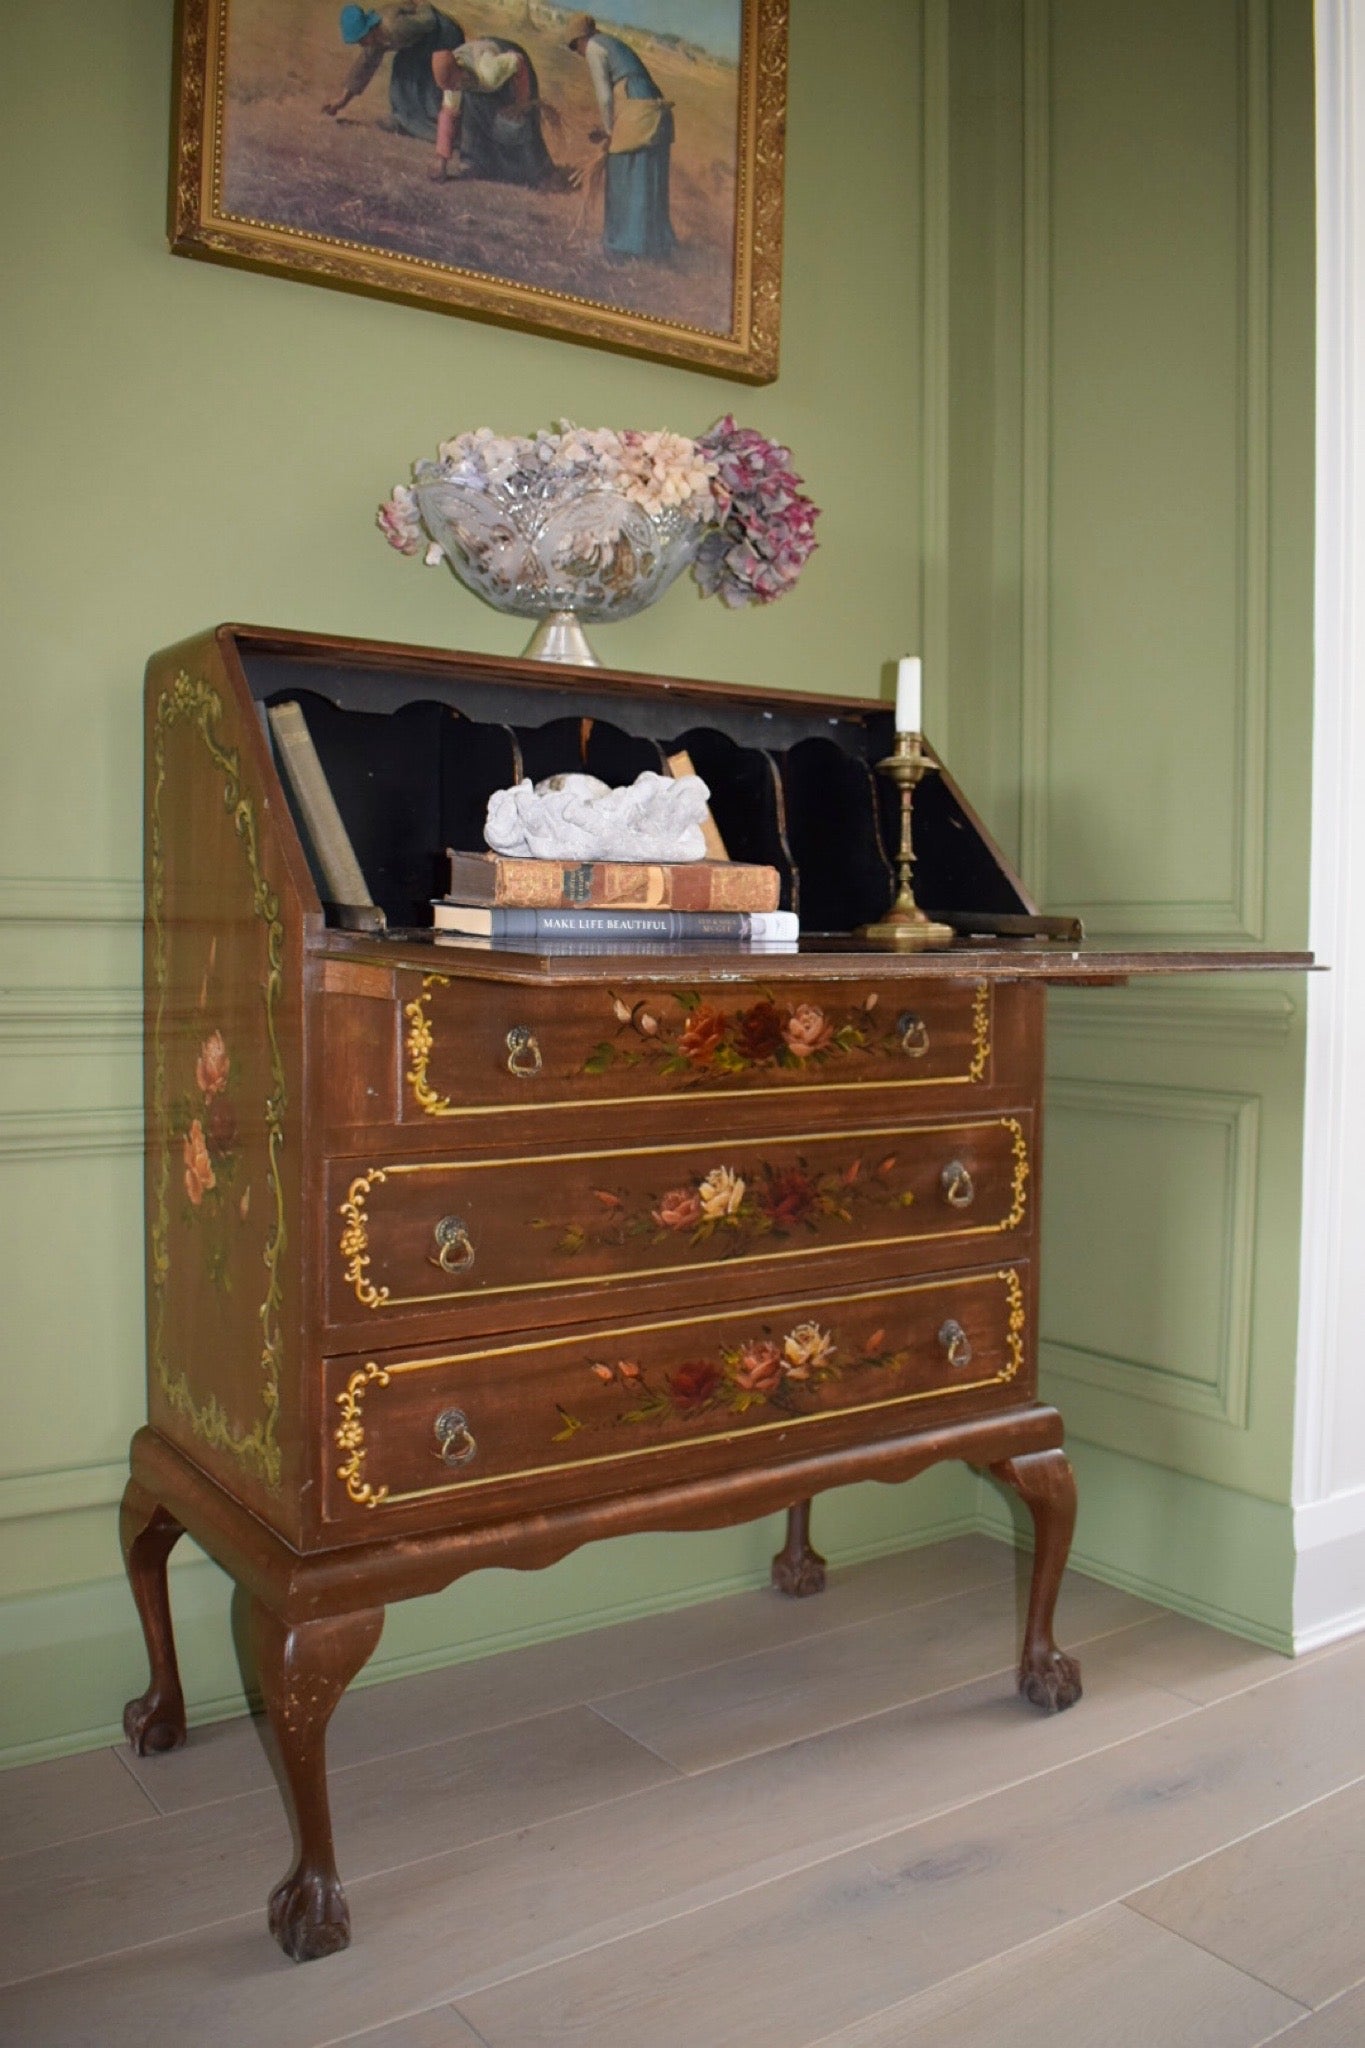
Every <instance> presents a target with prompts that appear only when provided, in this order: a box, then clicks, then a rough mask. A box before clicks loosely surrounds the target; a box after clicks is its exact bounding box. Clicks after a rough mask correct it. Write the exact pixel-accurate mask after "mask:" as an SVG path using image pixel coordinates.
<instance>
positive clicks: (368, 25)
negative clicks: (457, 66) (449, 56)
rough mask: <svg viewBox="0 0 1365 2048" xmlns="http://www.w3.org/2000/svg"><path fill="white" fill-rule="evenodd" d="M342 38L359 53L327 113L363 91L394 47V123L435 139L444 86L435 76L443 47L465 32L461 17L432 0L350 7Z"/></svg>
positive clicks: (454, 45) (456, 44)
mask: <svg viewBox="0 0 1365 2048" xmlns="http://www.w3.org/2000/svg"><path fill="white" fill-rule="evenodd" d="M341 40H342V42H343V43H351V44H354V45H355V46H356V58H355V62H354V64H352V66H351V68H350V70H349V72H348V73H347V74H346V83H345V84H344V85H343V87H342V89H341V93H340V95H339V97H338V98H336V99H334V100H328V101H327V102H326V104H325V105H324V107H323V109H322V111H323V113H324V114H339V113H340V112H341V110H342V108H343V107H345V106H349V104H350V102H351V101H352V100H353V99H357V98H358V97H359V95H360V94H361V93H362V92H364V90H365V88H366V86H367V85H368V84H369V82H370V80H371V79H372V78H373V77H374V75H375V73H376V71H378V69H379V67H380V65H381V64H382V63H383V61H384V58H385V56H386V54H387V53H388V52H389V51H392V52H393V67H392V70H391V72H390V74H389V111H390V113H391V114H392V116H393V120H394V125H395V126H396V127H398V128H400V129H401V130H402V132H403V133H404V134H405V135H415V136H416V137H417V140H418V141H419V142H434V141H435V140H436V123H437V121H438V119H439V118H440V112H441V88H440V86H439V85H438V84H437V83H436V80H435V79H434V78H433V76H432V71H431V60H432V58H433V57H434V56H435V54H436V52H437V51H438V50H458V49H459V48H461V46H462V45H463V43H464V40H465V33H464V30H463V29H462V28H461V26H460V24H459V22H458V21H455V20H454V19H453V18H452V17H451V16H450V15H449V14H442V12H441V10H440V8H439V7H432V6H429V5H428V4H427V0H394V4H393V5H392V6H388V7H357V6H348V7H343V8H342V10H341Z"/></svg>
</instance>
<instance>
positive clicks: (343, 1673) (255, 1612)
mask: <svg viewBox="0 0 1365 2048" xmlns="http://www.w3.org/2000/svg"><path fill="white" fill-rule="evenodd" d="M248 1615H249V1628H250V1634H251V1649H252V1655H253V1657H254V1659H255V1664H256V1672H257V1676H258V1678H259V1681H260V1687H261V1694H262V1697H263V1699H264V1701H265V1709H266V1713H267V1714H268V1716H269V1718H270V1726H271V1729H272V1731H273V1733H274V1737H275V1742H276V1745H277V1747H278V1752H279V1762H280V1767H281V1777H282V1784H281V1790H282V1792H283V1794H284V1803H285V1809H286V1811H287V1813H288V1815H289V1820H290V1825H291V1826H292V1828H293V1830H294V1840H295V1844H296V1846H297V1850H298V1854H297V1856H296V1857H295V1860H294V1867H293V1869H292V1870H291V1871H290V1873H289V1875H288V1876H287V1877H286V1878H284V1879H282V1880H281V1882H280V1883H279V1884H277V1885H276V1887H275V1889H274V1891H273V1892H272V1893H271V1894H270V1906H269V1916H270V1932H271V1933H272V1934H273V1935H274V1937H275V1939H276V1941H277V1942H278V1943H279V1945H280V1947H281V1948H282V1949H283V1950H284V1952H285V1954H286V1955H287V1956H292V1957H293V1959H294V1961H295V1962H296V1963H307V1962H311V1961H313V1959H314V1958H315V1957H317V1956H328V1955H331V1954H333V1952H334V1951H335V1950H337V1949H340V1948H345V1947H346V1946H347V1944H348V1942H349V1941H350V1939H351V1915H350V1912H349V1909H348V1908H347V1905H346V1894H345V1892H344V1891H343V1890H342V1886H341V1879H340V1878H339V1877H338V1876H337V1867H336V1858H335V1855H334V1853H333V1849H332V1813H331V1808H330V1806H329V1804H328V1800H327V1752H326V1737H327V1723H328V1722H329V1721H330V1719H331V1718H332V1710H333V1708H334V1707H335V1706H336V1703H337V1701H338V1700H339V1699H340V1698H341V1695H342V1694H343V1693H344V1692H345V1690H346V1688H347V1686H348V1685H349V1684H350V1682H351V1680H352V1679H353V1678H354V1677H355V1675H356V1673H357V1671H359V1669H360V1668H361V1666H362V1664H364V1662H365V1660H366V1658H367V1657H368V1656H369V1655H370V1652H371V1651H372V1650H373V1648H374V1646H375V1644H376V1643H377V1642H378V1641H379V1631H380V1629H381V1628H382V1627H383V1626H384V1610H383V1608H382V1607H371V1608H366V1609H364V1610H363V1611H361V1612H360V1613H358V1614H342V1615H336V1616H333V1617H329V1618H327V1619H325V1620H321V1621H305V1622H299V1623H298V1624H297V1625H296V1626H294V1627H292V1628H291V1627H290V1626H289V1624H288V1623H287V1622H283V1621H281V1620H280V1618H279V1616H278V1615H276V1614H273V1613H272V1612H271V1610H270V1609H269V1608H268V1607H265V1606H263V1605H262V1604H261V1602H260V1601H259V1600H254V1599H253V1600H252V1601H251V1603H250V1607H249V1610H248Z"/></svg>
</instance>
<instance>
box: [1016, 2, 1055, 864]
mask: <svg viewBox="0 0 1365 2048" xmlns="http://www.w3.org/2000/svg"><path fill="white" fill-rule="evenodd" d="M1022 65H1023V81H1022V82H1023V94H1022V97H1023V124H1024V125H1023V166H1022V187H1023V191H1022V215H1023V223H1022V239H1023V263H1022V272H1021V283H1020V289H1021V292H1022V296H1023V304H1022V308H1021V334H1020V339H1021V355H1022V371H1021V382H1022V392H1021V414H1022V417H1021V421H1020V458H1019V459H1020V470H1021V477H1020V535H1019V550H1020V563H1019V568H1020V581H1021V589H1020V637H1021V646H1020V678H1019V767H1020V782H1021V787H1020V796H1019V802H1020V814H1019V842H1020V859H1021V862H1022V865H1023V871H1024V874H1025V875H1026V876H1027V878H1028V880H1029V883H1030V884H1031V886H1032V888H1033V890H1034V892H1035V894H1036V895H1037V896H1038V898H1039V900H1040V901H1042V900H1045V899H1046V893H1047V867H1048V799H1049V793H1050V787H1051V776H1050V771H1049V760H1048V727H1049V716H1050V702H1049V699H1050V690H1049V677H1050V674H1051V665H1052V662H1051V644H1050V642H1051V609H1052V605H1051V596H1052V9H1051V5H1050V0H1024V35H1023V51H1022Z"/></svg>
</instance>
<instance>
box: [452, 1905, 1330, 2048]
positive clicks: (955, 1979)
mask: <svg viewBox="0 0 1365 2048" xmlns="http://www.w3.org/2000/svg"><path fill="white" fill-rule="evenodd" d="M1113 1911H1114V1907H1113V1905H1112V1904H1105V1905H1101V1906H1092V1907H1089V1908H1087V1909H1086V1911H1085V1912H1083V1913H1078V1914H1076V1915H1074V1916H1073V1917H1072V1918H1071V1919H1069V1920H1068V1921H1067V1922H1066V1923H1065V1928H1064V1930H1059V1929H1057V1928H1049V1929H1047V1930H1045V1931H1044V1932H1042V1933H1039V1934H1034V1935H1030V1936H1029V1938H1028V1939H1027V1940H1026V1941H1019V1942H1013V1943H1011V1944H1010V1945H1009V1946H1007V1947H1005V1948H1002V1949H999V1950H998V1951H997V1952H996V1953H995V1954H994V1955H992V1956H988V1957H986V1958H985V1959H984V1960H983V1961H981V1962H977V1963H969V1964H968V1965H967V1967H966V1968H965V1969H962V1970H954V1971H952V1972H950V1974H949V1975H948V1976H946V1977H941V1978H939V1979H937V1980H936V1982H935V1983H934V1984H933V1985H931V1986H929V1987H927V1988H929V1989H931V1990H933V1991H934V1992H937V1993H944V1992H948V1991H951V1990H953V1989H954V1987H957V1986H966V1985H969V1984H970V1983H971V1981H972V1980H973V1979H974V1978H975V1979H978V1980H980V1979H982V1978H984V1977H985V1976H986V1975H987V1974H988V1973H990V1972H991V1971H993V1970H996V1969H998V1968H1000V1967H1001V1966H1008V1965H1010V1964H1013V1963H1019V1962H1022V1961H1024V1960H1025V1959H1027V1958H1028V1957H1030V1956H1032V1955H1034V1954H1036V1953H1038V1952H1039V1951H1043V1950H1046V1949H1047V1948H1048V1947H1049V1945H1051V1944H1055V1942H1056V1940H1057V1938H1058V1934H1059V1932H1062V1931H1064V1932H1065V1933H1067V1934H1076V1933H1080V1932H1083V1931H1084V1930H1085V1929H1086V1928H1087V1927H1089V1926H1091V1925H1093V1924H1094V1923H1096V1922H1098V1921H1102V1920H1103V1919H1104V1918H1105V1917H1106V1915H1108V1914H1111V1913H1113ZM1153 1924H1159V1923H1153ZM1163 1932H1165V1933H1167V1934H1170V1933H1171V1932H1172V1930H1171V1929H1170V1928H1165V1929H1163ZM1176 1938H1177V1939H1178V1940H1179V1939H1182V1937H1180V1936H1177V1937H1176ZM1185 1946H1186V1947H1189V1948H1198V1947H1199V1944H1198V1943H1197V1942H1189V1941H1186V1943H1185ZM1201 1952H1203V1953H1207V1951H1201ZM1215 1960H1217V1961H1219V1962H1223V1961H1224V1960H1225V1959H1224V1958H1223V1957H1217V1958H1215ZM1237 1974H1238V1975H1239V1976H1245V1977H1250V1976H1251V1975H1252V1973H1251V1972H1250V1971H1247V1970H1241V1969H1239V1970H1238V1972H1237ZM1254 1981H1257V1982H1259V1981H1261V1980H1259V1979H1256V1980H1254ZM1265 1988H1266V1989H1267V1990H1269V1991H1271V1992H1277V1991H1278V1987H1277V1986H1275V1985H1267V1986H1266V1987H1265ZM1279 1995H1280V1996H1281V1997H1283V1996H1284V1994H1283V1993H1279ZM921 1996H922V1994H920V1993H916V1994H914V1995H913V1996H912V1997H911V1998H908V1999H895V2000H893V2001H892V2003H891V2004H890V2005H884V2006H879V2007H878V2008H877V2009H876V2010H875V2011H874V2012H869V2013H864V2014H862V2015H861V2017H860V2019H859V2020H858V2021H856V2022H854V2027H853V2029H850V2028H849V2027H848V2026H839V2027H836V2028H835V2029H834V2030H833V2031H832V2032H826V2033H822V2034H820V2035H819V2036H818V2037H817V2038H814V2039H811V2040H809V2041H800V2042H797V2041H793V2042H791V2043H790V2044H789V2048H844V2044H845V2043H846V2042H847V2040H848V2037H849V2034H850V2032H851V2031H854V2030H856V2029H858V2028H862V2027H867V2026H871V2025H873V2024H874V2023H875V2022H877V2021H879V2020H882V2019H886V2018H889V2017H891V2016H892V2015H894V2014H896V2013H898V2012H901V2011H902V2010H905V2009H906V2008H908V2007H909V2006H911V2005H913V2004H916V2003H918V2002H919V1999H920V1997H921ZM1309 2017H1311V2009H1310V2008H1309V2007H1308V2006H1301V2007H1300V2010H1299V2014H1298V2017H1297V2018H1295V2019H1293V2020H1291V2021H1290V2022H1289V2024H1288V2026H1287V2027H1285V2028H1281V2029H1280V2030H1279V2031H1278V2032H1276V2033H1275V2034H1274V2035H1267V2036H1266V2037H1265V2041H1264V2042H1258V2043H1256V2044H1255V2048H1265V2043H1266V2042H1269V2041H1271V2040H1277V2041H1278V2040H1282V2039H1284V2038H1285V2036H1286V2035H1292V2034H1293V2031H1294V2029H1295V2028H1296V2027H1297V2026H1298V2025H1299V2023H1300V2021H1301V2020H1303V2019H1307V2018H1309ZM468 2024H470V2022H469V2021H467V2020H466V2025H468ZM1058 2048H1081V2044H1073V2043H1059V2044H1058ZM1084 2048H1090V2044H1089V2043H1086V2044H1084ZM1159 2048H1172V2044H1170V2043H1162V2044H1159ZM1200 2048H1212V2044H1204V2043H1202V2042H1201V2043H1200ZM1248 2048H1250V2044H1248Z"/></svg>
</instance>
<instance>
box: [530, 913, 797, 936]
mask: <svg viewBox="0 0 1365 2048" xmlns="http://www.w3.org/2000/svg"><path fill="white" fill-rule="evenodd" d="M797 930H798V925H797V920H796V916H795V914H794V912H792V911H790V910H763V911H758V910H755V911H747V910H525V909H514V908H511V907H504V908H499V909H496V910H494V911H493V912H492V926H491V932H492V936H493V937H494V938H495V939H556V938H558V939H760V940H761V939H794V938H795V937H796V935H797Z"/></svg>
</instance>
